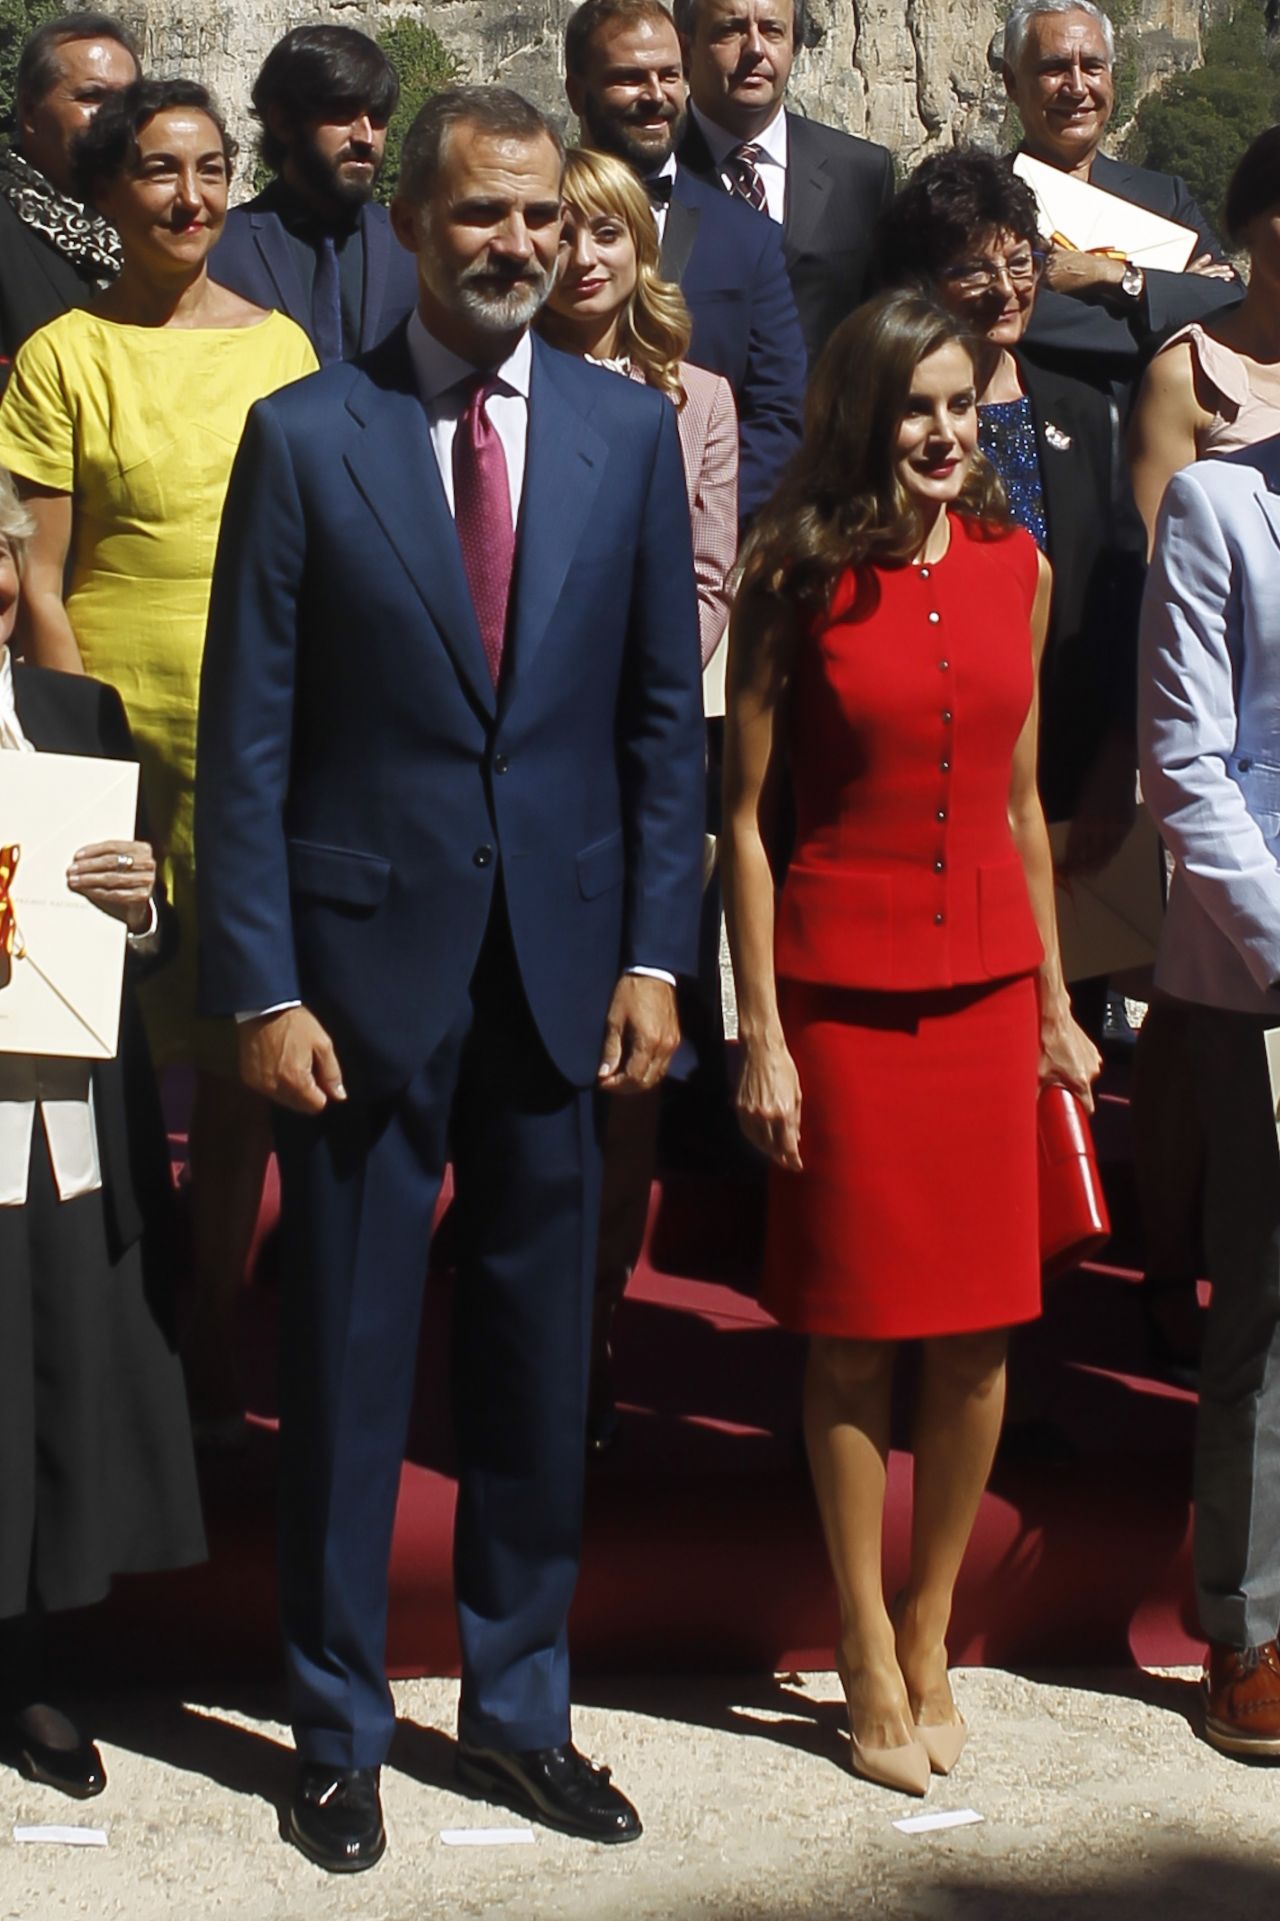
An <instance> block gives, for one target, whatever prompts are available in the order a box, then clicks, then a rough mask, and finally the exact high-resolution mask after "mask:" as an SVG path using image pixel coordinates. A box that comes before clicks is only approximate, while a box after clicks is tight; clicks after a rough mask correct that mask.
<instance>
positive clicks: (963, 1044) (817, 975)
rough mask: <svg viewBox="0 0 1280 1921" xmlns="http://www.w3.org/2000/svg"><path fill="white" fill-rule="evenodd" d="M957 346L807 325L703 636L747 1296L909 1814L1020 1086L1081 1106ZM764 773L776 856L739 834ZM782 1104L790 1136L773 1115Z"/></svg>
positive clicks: (1044, 582)
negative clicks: (809, 373) (772, 460)
mask: <svg viewBox="0 0 1280 1921" xmlns="http://www.w3.org/2000/svg"><path fill="white" fill-rule="evenodd" d="M973 351H974V350H973V348H972V346H971V344H970V342H969V339H968V336H967V334H966V333H965V331H964V329H963V326H962V324H961V323H960V322H959V321H957V320H956V319H955V318H954V317H953V316H952V315H950V314H948V313H947V312H946V311H945V310H944V309H942V308H941V307H939V306H937V305H935V304H934V303H933V301H932V300H930V299H928V298H927V297H925V296H924V295H920V294H902V293H896V294H889V295H885V296H884V297H882V298H881V299H879V300H877V301H874V302H872V303H870V304H869V305H868V306H865V307H863V308H861V309H860V310H859V311H858V312H857V313H855V314H854V315H852V316H851V317H850V319H848V320H847V321H846V322H845V323H844V324H843V325H842V326H841V327H840V328H839V329H838V330H837V332H836V333H835V334H834V335H833V337H832V339H831V341H830V343H829V345H828V347H827V349H826V351H825V352H824V354H823V357H822V359H821V361H820V363H819V366H818V368H817V371H816V373H815V376H814V380H813V383H812V386H811V389H810V394H809V403H808V420H807V427H806V434H805V440H804V445H803V447H802V448H801V451H800V453H799V455H798V456H797V458H796V460H795V462H794V463H793V465H792V467H791V469H790V471H789V472H788V474H787V476H786V478H785V479H784V481H783V483H782V485H781V487H780V488H779V490H778V492H777V493H776V495H775V496H774V499H773V501H772V502H771V503H770V505H769V507H768V508H767V509H766V510H765V512H764V513H763V514H762V516H761V518H760V520H759V521H758V522H757V524H756V527H755V530H754V532H753V535H752V538H751V540H750V543H749V545H748V548H747V551H746V554H745V557H744V573H743V587H742V591H741V594H740V596H739V600H738V606H737V609H736V611H735V614H734V624H733V629H732V636H731V642H730V661H729V676H730V702H729V714H728V729H727V738H726V761H725V779H726V819H727V822H728V826H727V830H726V836H725V840H724V843H723V847H724V852H725V855H726V860H725V905H726V910H727V913H728V922H729V939H730V944H731V947H732V951H733V960H734V971H735V974H736V978H737V991H738V1023H739V1039H740V1044H741V1048H742V1062H743V1068H742V1078H741V1083H740V1090H739V1097H738V1099H739V1114H740V1119H741V1121H742V1125H743V1127H744V1129H745V1131H746V1133H747V1135H748V1137H749V1138H750V1139H751V1140H752V1141H754V1142H755V1143H756V1145H757V1146H759V1147H761V1148H762V1149H763V1150H764V1151H765V1153H767V1154H768V1155H769V1156H770V1157H771V1159H772V1161H773V1162H774V1168H773V1172H772V1177H771V1179H772V1185H771V1189H770V1218H769V1229H768V1238H767V1249H766V1276H765V1292H764V1300H765V1303H766V1305H767V1306H768V1307H769V1308H770V1310H771V1311H772V1312H773V1313H774V1315H776V1317H777V1318H778V1320H780V1321H781V1322H782V1323H783V1324H784V1325H785V1326H787V1327H791V1328H795V1329H797V1330H799V1331H800V1332H803V1333H805V1334H808V1335H809V1336H810V1337H811V1339H810V1347H809V1362H808V1369H807V1374H806V1382H805V1401H804V1417H805V1436H806V1441H807V1444H808V1450H809V1459H810V1465H811V1469H812V1473H813V1480H814V1486H815V1490H816V1493H817V1498H818V1505H819V1508H820V1511H821V1515H822V1522H823V1528H824V1532H825V1535H826V1541H827V1548H828V1552H829V1554H830V1556H831V1563H832V1568H833V1571H834V1574H835V1579H836V1586H837V1589H838V1592H839V1599H840V1613H841V1640H840V1646H839V1648H838V1649H837V1651H836V1664H837V1667H838V1669H839V1672H840V1675H841V1679H842V1681H843V1683H844V1687H845V1692H846V1695H847V1697H848V1703H849V1717H850V1731H851V1734H852V1753H853V1763H854V1766H855V1768H856V1769H857V1770H858V1771H859V1772H860V1773H862V1774H864V1775H866V1776H868V1777H869V1778H871V1779H872V1780H877V1781H881V1782H883V1783H885V1784H886V1785H888V1786H893V1787H899V1788H904V1789H907V1790H909V1791H911V1792H914V1793H917V1794H923V1793H924V1792H925V1790H926V1788H927V1787H928V1783H929V1775H930V1770H931V1768H932V1770H933V1771H934V1772H938V1773H946V1772H947V1771H948V1770H949V1768H950V1767H951V1766H952V1765H953V1763H954V1762H955V1760H956V1759H957V1758H958V1755H959V1752H960V1749H961V1747H962V1745H963V1742H964V1733H965V1728H964V1722H963V1720H962V1719H961V1717H960V1715H959V1712H958V1710H957V1708H956V1705H955V1702H954V1699H953V1697H952V1693H951V1688H950V1685H949V1682H948V1678H947V1653H946V1635H947V1628H948V1624H949V1620H950V1615H951V1602H952V1595H953V1591H954V1588H955V1583H956V1578H957V1576H958V1574H959V1571H960V1565H961V1561H962V1559H963V1556H964V1552H965V1549H966V1547H967V1545H968V1540H969V1535H970V1532H971V1529H972V1527H973V1522H974V1518H975V1516H976V1514H977V1509H978V1503H979V1501H980V1499H981V1496H982V1491H983V1488H984V1486H985V1485H986V1480H987V1476H988V1473H989V1472H990V1468H991V1460H992V1456H993V1454H994V1452H995V1446H996V1441H997V1438H998V1434H999V1428H1000V1420H1001V1415H1002V1411H1003V1402H1004V1365H1005V1347H1006V1342H1007V1338H1008V1329H1009V1327H1010V1326H1011V1325H1012V1324H1014V1323H1016V1322H1019V1321H1028V1320H1032V1319H1034V1318H1035V1317H1036V1316H1037V1315H1038V1314H1039V1312H1040V1263H1039V1250H1038V1236H1037V1188H1036V1180H1037V1172H1036V1095H1037V1089H1038V1087H1039V1086H1040V1085H1042V1084H1044V1083H1045V1082H1046V1081H1050V1080H1053V1081H1061V1082H1064V1083H1065V1084H1066V1085H1067V1086H1069V1087H1071V1088H1072V1089H1073V1090H1074V1091H1075V1092H1076V1093H1077V1094H1079V1095H1080V1097H1081V1098H1082V1099H1083V1100H1084V1101H1085V1102H1086V1103H1087V1104H1088V1105H1089V1106H1092V1097H1091V1093H1090V1084H1091V1082H1092V1080H1093V1078H1094V1076H1095V1075H1096V1073H1097V1071H1098V1068H1099V1065H1100V1063H1099V1058H1098V1055H1097V1052H1096V1050H1095V1049H1094V1047H1093V1045H1092V1043H1091V1042H1090V1041H1089V1040H1088V1039H1087V1037H1086V1036H1085V1035H1084V1034H1083V1033H1082V1032H1081V1030H1080V1029H1079V1028H1078V1027H1077V1026H1076V1024H1075V1022H1074V1021H1073V1020H1072V1018H1071V1010H1070V1005H1069V1002H1068V998H1067V993H1066V988H1065V986H1064V984H1063V980H1062V970H1061V966H1060V963H1059V958H1058V940H1057V929H1056V925H1055V920H1054V907H1053V874H1052V867H1051V862H1050V854H1049V844H1048V838H1047V835H1046V833H1045V825H1044V817H1043V814H1042V813H1041V809H1040V803H1039V800H1038V798H1037V793H1036V765H1035V743H1036V723H1037V702H1036V669H1037V665H1038V661H1039V653H1040V648H1041V645H1042V643H1043V640H1044V631H1045V621H1046V613H1047V609H1048V603H1049V588H1050V575H1049V569H1048V566H1047V564H1046V563H1045V561H1044V559H1043V558H1042V557H1041V556H1040V555H1039V554H1038V553H1037V550H1036V547H1035V543H1034V542H1033V541H1032V540H1031V538H1030V536H1029V535H1028V534H1026V533H1024V532H1022V531H1021V530H1020V529H1018V528H1014V527H1012V526H1011V525H1010V522H1009V517H1008V514H1007V511H1006V508H1005V503H1004V497H1003V494H1002V493H1001V490H1000V486H999V482H998V481H997V480H996V478H995V476H994V474H993V472H992V470H991V469H990V467H988V466H987V464H986V462H985V461H984V460H983V458H982V456H981V455H980V454H979V453H978V452H977V433H978V416H977V408H976V402H975V391H974V361H973ZM783 766H786V767H787V768H789V779H790V784H791V787H792V790H793V793H794V800H795V810H796V836H795V844H794V850H793V853H792V856H791V861H790V865H789V867H788V870H787V875H786V880H785V883H784V886H783V890H782V894H781V898H780V901H779V902H778V904H777V909H776V925H775V890H774V880H773V875H772V872H771V869H770V863H769V858H768V852H767V848H768V846H769V843H770V839H771V826H772V821H771V811H772V806H773V800H774V796H775V795H776V792H777V788H778V784H779V783H778V778H777V776H778V772H779V771H780V769H781V768H782V767H783ZM802 1100H803V1121H802V1110H801V1102H802ZM909 1339H921V1340H922V1341H923V1344H924V1346H923V1357H922V1367H921V1374H920V1387H919V1399H918V1404H917V1408H916V1418H915V1433H914V1456H915V1481H914V1488H915V1494H914V1500H915V1507H914V1517H913V1526H912V1547H911V1569H910V1574H909V1578H908V1581H907V1585H906V1587H905V1589H904V1590H903V1592H902V1594H901V1595H900V1596H899V1597H898V1600H897V1602H896V1603H895V1605H894V1607H893V1610H892V1615H891V1613H890V1610H889V1608H888V1607H887V1606H886V1603H885V1597H884V1592H883V1584H882V1575H881V1555H882V1541H881V1534H882V1524H883V1509H884V1485H885V1469H886V1462H887V1458H888V1452H889V1413H890V1400H891V1393H892V1384H893V1370H894V1359H895V1354H896V1348H897V1343H898V1342H900V1341H903V1340H909Z"/></svg>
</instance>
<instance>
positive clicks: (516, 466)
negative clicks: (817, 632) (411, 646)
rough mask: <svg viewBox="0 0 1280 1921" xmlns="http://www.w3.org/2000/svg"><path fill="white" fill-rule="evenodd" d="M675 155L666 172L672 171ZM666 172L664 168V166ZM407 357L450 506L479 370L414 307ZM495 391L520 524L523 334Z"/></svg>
mask: <svg viewBox="0 0 1280 1921" xmlns="http://www.w3.org/2000/svg"><path fill="white" fill-rule="evenodd" d="M675 164H676V163H675V160H674V158H673V159H672V160H671V162H670V170H671V172H672V173H673V174H674V172H675ZM664 171H665V169H664ZM408 347H409V359H410V361H411V362H412V365H413V376H414V379H415V381H416V382H417V386H418V392H419V393H420V394H421V396H422V404H423V406H424V407H425V409H426V414H427V426H428V431H429V432H430V435H431V451H432V452H433V453H434V455H435V457H436V465H437V467H438V468H439V469H440V480H441V484H442V485H443V487H444V497H445V499H446V501H447V502H448V504H449V512H450V513H452V512H453V511H454V505H453V441H454V436H455V434H456V433H457V431H458V422H459V420H460V419H461V417H462V413H463V409H464V408H465V406H466V404H467V394H466V391H465V383H466V382H468V381H469V380H471V378H472V377H473V376H474V375H475V373H476V372H477V371H478V370H477V369H476V368H475V367H473V366H472V365H471V363H470V361H467V360H461V359H459V357H458V355H457V354H455V353H454V352H453V351H452V349H451V348H449V347H446V346H444V345H442V343H441V342H440V341H438V340H437V339H436V337H435V335H434V334H431V333H428V332H427V329H426V327H425V325H424V324H423V320H422V315H421V314H420V313H419V312H418V310H417V308H416V307H415V309H414V311H413V313H412V314H411V315H410V316H409V328H408ZM488 372H489V374H490V376H491V378H492V380H493V382H494V384H495V387H496V389H497V391H496V392H495V393H494V394H493V395H492V397H491V398H490V399H489V401H488V403H487V404H486V406H485V414H486V416H487V418H488V420H489V423H490V425H491V426H492V427H493V430H494V432H495V433H496V434H497V436H498V439H499V440H500V441H501V442H502V451H503V453H504V454H505V455H506V457H507V492H508V494H509V496H510V499H511V524H512V527H513V528H514V527H517V526H518V525H519V522H520V503H521V501H522V500H523V499H524V469H525V461H526V458H527V455H528V448H529V384H530V381H531V379H532V375H533V346H532V344H531V342H530V339H529V336H528V334H527V333H523V334H521V336H520V338H519V340H518V341H517V342H516V345H515V346H514V347H513V348H512V350H511V352H510V353H509V354H508V356H507V358H506V359H505V360H503V361H500V362H499V364H498V365H497V366H496V367H492V368H490V369H488ZM627 972H628V973H629V974H643V975H646V976H648V977H649V978H650V979H653V980H662V981H666V982H667V984H668V985H669V986H671V987H674V986H675V977H674V976H673V975H671V974H669V973H667V971H666V970H665V968H661V967H629V968H628V969H627ZM298 1005H299V1003H298V1002H297V1001H279V1002H277V1003H276V1004H275V1005H273V1006H271V1007H264V1008H261V1009H255V1010H253V1011H251V1012H247V1013H240V1014H237V1015H236V1019H237V1020H239V1021H248V1020H258V1019H261V1018H263V1017H265V1016H266V1015H267V1014H280V1013H283V1012H284V1010H285V1009H286V1008H288V1007H297V1006H298Z"/></svg>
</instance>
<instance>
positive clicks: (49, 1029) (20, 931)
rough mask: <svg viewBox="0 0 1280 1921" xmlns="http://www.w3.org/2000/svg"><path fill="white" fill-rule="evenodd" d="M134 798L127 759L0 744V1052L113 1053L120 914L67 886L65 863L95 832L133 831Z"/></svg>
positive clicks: (132, 766) (117, 834) (125, 834)
mask: <svg viewBox="0 0 1280 1921" xmlns="http://www.w3.org/2000/svg"><path fill="white" fill-rule="evenodd" d="M137 806H138V769H137V765H136V763H135V762H133V761H122V760H95V759H89V758H87V757H84V756H80V755H75V754H18V753H8V754H0V862H3V861H4V856H5V850H6V849H14V848H16V849H17V850H18V857H17V863H16V866H15V867H14V869H13V878H12V880H11V881H10V883H9V888H8V892H9V899H10V904H11V908H12V954H11V955H10V956H9V957H8V959H7V960H6V958H5V953H4V948H5V945H6V943H5V942H4V941H3V940H0V983H3V985H0V1054H58V1055H69V1056H72V1057H74V1058H76V1059H79V1060H94V1061H101V1060H111V1059H112V1058H113V1057H114V1055H115V1052H116V1046H117V1041H118V1037H119V1029H120V988H121V983H122V981H123V978H124V950H125V928H124V922H123V921H118V920H115V919H114V918H113V917H112V916H111V915H109V914H104V913H103V912H102V911H101V909H100V908H97V907H94V906H93V904H92V903H91V902H90V901H87V900H82V899H81V898H79V896H77V895H75V894H73V893H72V892H71V889H70V888H69V887H68V886H67V868H68V867H69V866H70V865H71V858H72V855H73V854H75V853H76V852H77V850H78V849H79V848H81V847H87V846H88V845H89V844H90V843H91V842H93V841H99V840H132V839H133V833H134V821H135V818H136V814H137ZM9 864H12V857H10V863H9ZM2 925H3V916H0V926H2ZM6 974H7V976H8V979H7V981H6V980H5V976H6Z"/></svg>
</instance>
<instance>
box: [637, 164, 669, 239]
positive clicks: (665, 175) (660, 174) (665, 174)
mask: <svg viewBox="0 0 1280 1921" xmlns="http://www.w3.org/2000/svg"><path fill="white" fill-rule="evenodd" d="M650 177H651V178H652V179H654V180H674V179H675V177H676V157H675V155H674V154H673V153H670V154H668V155H667V157H666V159H665V160H664V161H663V163H662V165H661V166H660V167H659V168H658V171H657V173H655V174H653V175H651V176H650ZM640 185H641V186H642V187H643V185H644V181H643V180H642V181H641V182H640ZM649 211H650V213H651V214H652V215H653V224H654V226H655V227H656V228H657V229H658V245H659V246H661V245H662V242H663V240H664V238H665V237H666V232H667V213H668V211H669V209H668V207H667V203H666V201H665V200H663V201H660V202H654V201H652V200H651V201H650V202H649Z"/></svg>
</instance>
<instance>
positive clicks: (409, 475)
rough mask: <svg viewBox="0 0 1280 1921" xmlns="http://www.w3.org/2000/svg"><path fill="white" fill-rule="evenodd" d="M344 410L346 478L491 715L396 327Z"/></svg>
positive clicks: (458, 563) (487, 684)
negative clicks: (352, 434) (350, 427)
mask: <svg viewBox="0 0 1280 1921" xmlns="http://www.w3.org/2000/svg"><path fill="white" fill-rule="evenodd" d="M347 408H348V411H349V412H350V413H351V414H352V415H353V416H354V418H355V419H356V420H357V421H358V422H359V423H360V426H361V428H362V429H363V431H362V433H361V434H360V435H359V437H358V438H357V439H356V440H355V442H354V444H353V445H352V446H351V448H350V449H349V451H348V453H347V455H346V465H347V471H348V472H349V473H350V475H351V477H352V479H353V481H354V482H355V484H356V487H357V488H358V490H359V492H360V494H361V495H362V497H363V499H364V501H365V504H366V505H367V507H368V508H369V511H370V512H371V513H372V515H373V517H374V519H375V520H376V521H377V522H378V525H379V526H380V527H381V529H382V531H383V533H384V534H385V535H386V537H387V539H388V540H389V541H390V543H391V545H392V547H393V548H394V550H395V553H396V555H397V557H398V559H399V561H400V564H401V566H402V567H403V568H404V570H405V572H406V573H407V574H408V576H409V579H410V580H411V581H412V583H413V586H414V588H415V590H416V592H417V594H418V597H419V599H420V600H421V601H422V604H423V606H424V607H425V608H426V610H427V612H428V613H429V614H430V615H431V618H432V620H433V621H434V622H435V625H436V627H437V628H438V629H439V632H440V636H441V639H442V640H443V641H444V644H445V646H446V647H447V648H448V650H449V654H450V656H451V658H452V660H453V663H454V666H455V667H456V668H457V671H458V674H459V677H460V678H461V680H462V681H463V683H464V684H465V686H466V687H467V688H468V689H469V691H470V693H471V695H472V697H473V699H474V700H475V701H476V703H477V705H478V706H480V707H481V708H482V709H483V710H484V712H485V713H486V714H489V715H492V714H494V713H495V712H496V701H495V697H494V688H493V678H492V676H491V674H490V672H489V668H488V664H487V663H486V661H485V657H484V647H483V645H482V643H481V640H480V629H479V627H478V626H477V624H476V616H475V608H474V606H473V605H472V601H471V589H470V587H469V586H468V585H467V576H466V573H465V571H464V569H463V565H462V553H461V550H460V548H459V546H458V534H457V529H456V527H455V526H454V523H453V515H452V514H451V513H450V512H449V503H448V501H447V500H446V499H445V492H444V486H443V484H442V482H441V479H440V469H439V467H438V466H437V464H436V457H435V453H434V451H433V449H432V446H431V433H430V429H429V427H428V424H427V415H426V410H425V409H424V407H423V405H422V402H421V400H420V399H419V398H418V393H417V388H416V384H415V382H414V378H413V368H412V365H411V363H410V360H409V350H408V347H407V345H406V343H405V330H404V328H403V327H400V328H398V329H397V330H396V332H395V333H394V334H393V335H392V336H391V338H390V339H389V340H388V341H387V342H386V343H385V345H384V346H383V347H382V348H381V349H379V351H378V353H377V354H376V355H374V356H373V357H372V358H371V360H370V361H369V362H368V363H367V365H366V368H365V377H364V378H362V379H361V380H360V381H358V382H357V384H356V385H355V386H354V387H353V389H352V391H351V393H350V395H349V396H348V399H347Z"/></svg>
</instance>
